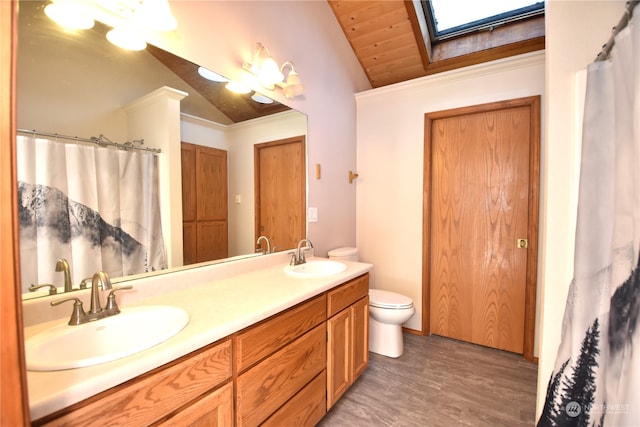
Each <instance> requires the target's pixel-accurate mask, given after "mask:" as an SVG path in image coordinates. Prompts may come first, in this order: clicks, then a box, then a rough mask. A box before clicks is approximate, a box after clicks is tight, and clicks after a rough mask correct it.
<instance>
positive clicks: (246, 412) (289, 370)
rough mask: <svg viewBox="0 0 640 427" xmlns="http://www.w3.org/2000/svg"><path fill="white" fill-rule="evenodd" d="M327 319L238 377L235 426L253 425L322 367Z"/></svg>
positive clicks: (282, 402)
mask: <svg viewBox="0 0 640 427" xmlns="http://www.w3.org/2000/svg"><path fill="white" fill-rule="evenodd" d="M326 336H327V327H326V323H324V322H323V323H322V324H321V325H319V326H317V327H316V328H315V329H313V330H311V331H309V332H308V333H306V334H305V335H303V336H301V337H300V338H298V339H297V340H295V341H293V342H292V343H291V344H289V345H288V346H286V347H284V348H283V349H281V350H280V351H278V352H276V353H275V354H273V355H272V356H270V357H268V358H267V359H265V360H263V361H262V362H260V363H258V364H257V365H255V366H254V367H253V368H251V369H249V370H248V371H246V372H245V373H244V374H242V375H240V376H239V377H238V381H237V397H236V417H237V425H238V426H255V425H258V424H260V423H261V422H263V421H264V420H265V419H266V418H268V417H269V416H270V415H271V414H273V413H274V412H275V411H276V410H277V409H278V408H280V406H282V405H283V404H284V403H286V402H287V401H288V400H289V399H290V398H291V397H292V396H294V395H295V394H296V393H297V392H298V391H299V390H301V389H302V388H303V387H304V386H305V385H306V384H307V383H309V381H311V380H312V379H313V378H314V377H315V376H316V375H318V374H319V373H320V372H322V371H323V370H324V369H325V365H326V351H327V345H326V339H327V338H326Z"/></svg>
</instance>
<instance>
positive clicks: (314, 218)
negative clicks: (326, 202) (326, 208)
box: [309, 208, 318, 222]
mask: <svg viewBox="0 0 640 427" xmlns="http://www.w3.org/2000/svg"><path fill="white" fill-rule="evenodd" d="M309 222H318V208H309Z"/></svg>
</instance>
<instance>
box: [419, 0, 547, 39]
mask: <svg viewBox="0 0 640 427" xmlns="http://www.w3.org/2000/svg"><path fill="white" fill-rule="evenodd" d="M420 3H421V4H422V11H423V12H424V17H425V19H426V24H427V29H428V32H429V39H430V41H431V43H432V44H436V43H438V42H442V41H445V40H449V39H453V38H456V37H461V36H466V35H469V34H471V33H475V32H479V31H491V30H493V29H494V28H496V27H498V26H503V25H507V24H510V23H513V22H516V21H521V20H524V19H529V18H535V17H539V16H543V15H544V11H545V7H544V5H545V3H544V1H538V2H536V3H534V4H532V5H529V6H525V7H521V8H518V9H514V10H511V11H508V12H504V13H501V14H498V15H493V16H489V17H486V18H483V19H479V20H476V21H472V22H468V23H466V24H462V25H458V26H455V27H451V28H447V29H445V30H442V31H438V29H437V25H436V17H435V14H434V11H433V7H432V5H431V1H429V0H420Z"/></svg>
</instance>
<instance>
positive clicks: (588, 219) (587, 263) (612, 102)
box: [538, 7, 640, 427]
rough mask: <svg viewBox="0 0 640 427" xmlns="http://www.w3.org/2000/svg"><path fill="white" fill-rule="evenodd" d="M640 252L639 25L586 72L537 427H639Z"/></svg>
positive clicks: (622, 35)
mask: <svg viewBox="0 0 640 427" xmlns="http://www.w3.org/2000/svg"><path fill="white" fill-rule="evenodd" d="M634 12H635V15H634V16H636V17H640V15H639V13H640V9H639V8H638V7H635V10H634ZM639 247H640V25H638V24H637V23H636V25H633V24H630V25H629V26H627V27H626V28H624V29H623V30H621V31H620V33H618V35H617V36H616V38H615V45H614V47H613V50H612V51H611V60H607V61H603V62H595V63H593V64H591V65H590V66H589V69H588V72H587V93H586V101H585V112H584V122H583V141H582V159H581V170H580V189H579V201H578V223H577V229H576V252H575V263H574V276H573V280H572V282H571V285H570V288H569V295H568V298H567V303H566V308H565V314H564V319H563V325H562V339H561V344H560V348H559V349H558V355H557V359H556V363H555V367H554V371H553V373H552V375H551V377H550V378H549V382H548V385H547V395H546V402H545V405H544V408H543V412H542V415H541V417H540V419H539V421H538V425H539V426H615V427H623V426H638V425H640V328H639V326H640V325H639V324H638V314H639V313H640V268H639V256H638V252H639Z"/></svg>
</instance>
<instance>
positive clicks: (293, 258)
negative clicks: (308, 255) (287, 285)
mask: <svg viewBox="0 0 640 427" xmlns="http://www.w3.org/2000/svg"><path fill="white" fill-rule="evenodd" d="M287 255H289V256H290V257H291V260H290V261H289V265H297V264H298V258H297V257H296V253H295V252H289V253H288V254H287Z"/></svg>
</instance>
